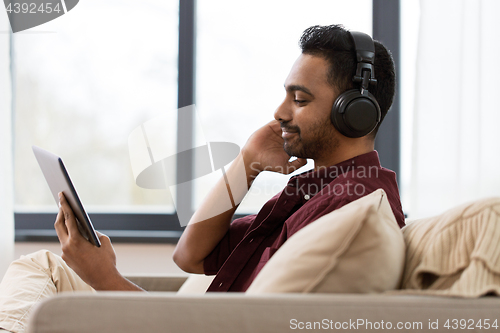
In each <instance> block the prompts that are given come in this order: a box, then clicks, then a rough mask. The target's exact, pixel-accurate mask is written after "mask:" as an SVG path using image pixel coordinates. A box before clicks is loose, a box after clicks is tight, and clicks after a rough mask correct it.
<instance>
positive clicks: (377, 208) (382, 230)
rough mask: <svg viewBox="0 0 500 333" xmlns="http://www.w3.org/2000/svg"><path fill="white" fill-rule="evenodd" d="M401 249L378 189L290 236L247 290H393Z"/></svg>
mask: <svg viewBox="0 0 500 333" xmlns="http://www.w3.org/2000/svg"><path fill="white" fill-rule="evenodd" d="M404 253H405V248H404V241H403V235H402V233H401V230H400V229H399V227H398V224H397V222H396V219H395V218H394V214H393V213H392V210H391V206H390V204H389V202H388V200H387V195H386V193H385V192H384V191H383V190H382V189H379V190H376V191H375V192H373V193H371V194H369V195H367V196H365V197H363V198H360V199H358V200H356V201H354V202H351V203H349V204H347V205H346V206H344V207H342V208H341V209H338V210H336V211H334V212H332V213H330V214H328V215H325V216H323V217H321V218H319V219H318V220H316V221H315V222H313V223H311V224H310V225H308V226H306V227H305V228H303V229H302V230H300V231H299V232H297V233H296V234H294V235H293V236H292V237H290V239H288V240H287V241H286V242H285V244H284V245H283V246H282V247H281V248H280V249H279V250H278V251H277V252H276V253H275V254H274V256H273V257H272V258H271V259H270V260H269V262H268V263H267V264H266V265H265V266H264V268H263V269H262V271H261V272H260V273H259V275H258V276H257V277H256V279H255V280H254V282H253V283H252V285H251V286H250V287H249V289H248V290H247V293H248V294H259V293H272V292H274V293H276V292H295V293H306V292H316V293H370V292H372V293H373V292H382V291H385V290H390V289H395V288H397V287H398V286H399V283H400V279H401V275H402V273H403V266H404Z"/></svg>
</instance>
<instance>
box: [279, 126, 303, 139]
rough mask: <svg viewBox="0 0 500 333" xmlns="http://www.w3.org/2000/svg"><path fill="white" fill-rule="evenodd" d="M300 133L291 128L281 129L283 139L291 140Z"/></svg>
mask: <svg viewBox="0 0 500 333" xmlns="http://www.w3.org/2000/svg"><path fill="white" fill-rule="evenodd" d="M298 132H299V131H298V130H297V129H294V128H290V127H284V126H283V127H281V137H282V138H283V139H289V138H291V137H292V136H294V135H295V134H297V133H298Z"/></svg>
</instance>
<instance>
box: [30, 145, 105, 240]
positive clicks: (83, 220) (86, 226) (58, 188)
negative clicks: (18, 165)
mask: <svg viewBox="0 0 500 333" xmlns="http://www.w3.org/2000/svg"><path fill="white" fill-rule="evenodd" d="M32 148H33V152H34V153H35V157H36V159H37V161H38V164H39V165H40V168H41V169H42V172H43V175H44V177H45V180H46V181H47V184H49V188H50V191H51V192H52V196H53V197H54V199H55V200H56V203H57V204H58V205H59V192H63V194H64V197H65V198H66V200H67V201H68V203H69V205H70V207H71V209H73V212H74V213H75V217H76V223H77V225H78V229H79V230H80V233H81V234H82V236H83V237H84V238H85V239H87V240H88V241H89V242H91V243H92V244H94V245H95V246H97V247H100V246H101V242H100V241H99V237H97V234H96V232H95V229H94V226H93V225H92V222H91V221H90V218H89V216H88V215H87V212H86V211H85V208H83V204H82V202H81V201H80V198H79V197H78V194H77V193H76V189H75V187H74V186H73V183H72V182H71V179H70V177H69V173H68V171H67V170H66V168H65V166H64V163H63V161H62V159H61V158H60V157H59V156H57V155H54V154H52V153H50V152H48V151H46V150H44V149H42V148H40V147H36V146H33V147H32Z"/></svg>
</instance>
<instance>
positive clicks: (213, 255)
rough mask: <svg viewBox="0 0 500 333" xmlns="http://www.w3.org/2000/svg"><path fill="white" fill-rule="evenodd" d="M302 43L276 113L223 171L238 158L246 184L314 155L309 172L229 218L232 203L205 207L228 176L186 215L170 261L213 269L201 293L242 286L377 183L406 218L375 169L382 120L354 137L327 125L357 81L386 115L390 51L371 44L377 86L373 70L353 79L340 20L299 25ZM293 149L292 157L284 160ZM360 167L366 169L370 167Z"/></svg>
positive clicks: (392, 181) (385, 175)
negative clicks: (214, 210) (294, 239)
mask: <svg viewBox="0 0 500 333" xmlns="http://www.w3.org/2000/svg"><path fill="white" fill-rule="evenodd" d="M365 39H366V38H365ZM361 43H363V41H361ZM369 43H371V40H369ZM300 45H301V48H302V54H301V55H300V56H299V58H298V59H297V61H296V62H295V64H294V65H293V67H292V69H291V71H290V74H289V75H288V77H287V79H286V81H285V90H286V97H285V99H284V101H283V103H282V104H281V105H280V106H279V107H278V109H277V110H276V112H275V114H274V118H275V120H274V121H272V122H270V123H268V124H267V125H266V126H264V127H262V128H261V129H259V130H258V131H257V132H255V133H254V134H253V135H252V136H251V137H250V139H249V140H248V142H247V143H246V144H245V146H244V147H243V148H242V150H241V153H240V155H239V156H238V157H237V158H236V160H235V162H233V164H232V166H231V167H230V169H229V170H228V171H227V178H231V176H232V175H233V173H234V172H235V171H234V169H235V168H237V167H238V166H240V165H244V167H245V170H246V176H247V184H246V185H247V186H246V188H247V189H248V188H250V186H251V184H252V181H253V180H254V179H255V177H257V175H258V174H259V173H260V172H261V171H263V170H274V171H277V172H284V173H290V172H292V171H294V170H295V169H297V168H298V167H301V166H303V165H304V164H305V163H306V160H305V159H306V158H310V159H313V160H314V170H312V171H310V172H307V173H304V174H302V175H299V176H296V177H293V178H292V179H291V180H290V181H289V183H288V186H287V187H286V188H285V189H284V190H283V191H282V192H281V193H280V194H278V195H276V196H275V197H274V198H272V199H271V200H270V201H268V202H267V203H266V204H265V205H264V207H263V208H262V209H261V211H260V212H259V213H258V214H257V215H251V216H247V217H244V218H241V219H238V220H235V221H234V222H232V223H231V218H232V216H233V214H234V212H235V210H236V207H234V208H233V209H232V210H229V211H227V212H225V213H223V214H220V215H218V216H215V217H210V218H208V217H209V216H211V215H209V213H208V212H209V211H210V208H211V207H212V206H213V205H217V201H218V198H222V195H224V194H225V193H226V192H227V190H226V184H225V181H224V180H223V179H222V180H221V181H220V182H219V184H218V185H217V186H216V187H215V189H214V190H213V192H212V193H211V194H210V195H209V196H208V199H207V200H206V201H205V202H204V203H203V204H202V206H201V207H200V208H199V210H198V211H197V212H196V214H195V215H194V216H193V219H192V220H191V222H190V224H189V225H188V226H187V227H186V229H185V230H184V232H183V235H182V237H181V239H180V240H179V242H178V244H177V247H176V249H175V252H174V261H175V262H176V263H177V265H178V266H179V267H180V268H182V269H183V270H185V271H187V272H190V273H198V274H203V273H204V274H208V275H213V274H216V277H215V279H214V280H213V282H212V284H211V286H210V287H209V289H208V291H245V290H246V289H247V288H248V287H249V286H250V284H251V283H252V281H253V279H254V278H255V276H256V275H257V274H258V273H259V271H260V270H261V268H262V267H263V266H264V264H265V263H266V262H267V261H268V260H269V259H270V257H271V256H272V255H273V254H274V252H276V250H277V249H279V247H280V246H281V245H282V244H283V243H284V242H285V241H286V240H287V239H288V238H289V237H290V236H292V235H293V234H294V233H295V232H297V231H298V230H299V229H301V228H302V227H304V226H305V225H307V224H309V223H311V222H312V221H314V220H316V219H317V218H319V217H320V216H322V215H325V214H328V213H329V212H331V211H333V210H335V209H338V208H340V207H342V206H343V205H345V204H347V203H349V202H352V201H354V200H356V199H358V198H360V197H361V196H364V195H367V194H369V193H371V192H373V191H375V190H376V189H377V188H383V189H384V190H385V191H386V192H387V194H388V198H389V202H390V204H391V207H392V210H393V212H394V215H395V217H396V220H397V221H398V224H399V226H401V227H402V226H403V225H404V215H403V213H402V210H401V204H400V201H399V193H398V188H397V184H396V178H395V174H394V173H393V172H392V171H389V170H387V169H384V168H381V167H380V163H379V160H378V155H377V153H376V152H375V151H374V141H375V135H376V132H377V130H378V127H379V126H380V122H379V123H378V124H377V122H375V124H376V128H375V129H373V130H372V131H371V132H369V133H367V134H366V135H362V136H361V137H354V138H353V137H347V136H346V135H343V134H341V133H340V132H339V130H338V129H336V127H334V126H333V124H332V115H331V113H332V106H333V105H334V102H335V101H336V100H337V97H338V96H339V95H340V94H341V93H343V92H346V91H350V90H351V89H354V90H355V93H356V94H359V92H360V89H366V88H369V90H370V92H371V93H372V94H373V95H374V98H375V99H376V100H377V101H378V104H379V105H380V113H381V115H380V118H382V119H383V117H384V116H385V114H386V113H387V111H388V109H389V107H390V105H391V104H392V100H393V96H394V85H395V78H394V64H393V61H392V59H391V56H390V55H389V53H388V52H387V50H386V49H385V47H383V46H382V45H381V44H380V43H378V42H375V60H374V72H375V75H376V80H378V82H377V85H376V86H375V85H370V84H369V82H371V81H370V79H371V78H370V77H367V78H365V82H364V83H360V84H356V83H355V82H353V77H354V76H355V73H356V71H357V62H356V52H355V50H354V49H355V47H354V43H353V40H352V39H351V35H350V33H349V32H347V31H345V30H344V29H343V28H342V27H340V26H335V25H334V26H327V27H319V26H314V27H311V28H309V29H307V30H306V31H304V34H303V36H302V38H301V40H300ZM362 79H363V78H361V77H360V80H362ZM361 85H363V87H361V88H359V86H361ZM337 102H338V101H337ZM337 102H335V103H337ZM348 135H351V133H348ZM351 136H356V135H355V134H353V135H351ZM291 156H296V157H298V159H296V160H295V161H293V162H289V159H290V157H291ZM366 170H372V173H371V174H370V175H368V174H367V173H366ZM363 171H364V172H363ZM204 216H206V217H207V218H205V217H204ZM198 221H202V222H198ZM192 222H193V223H192Z"/></svg>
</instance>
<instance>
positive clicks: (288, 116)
mask: <svg viewBox="0 0 500 333" xmlns="http://www.w3.org/2000/svg"><path fill="white" fill-rule="evenodd" d="M292 118H293V117H292V110H291V108H290V106H289V105H288V102H287V98H285V100H284V101H283V102H282V103H281V104H280V105H279V106H278V108H277V109H276V111H274V119H276V120H277V121H279V122H288V121H290V120H292Z"/></svg>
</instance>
